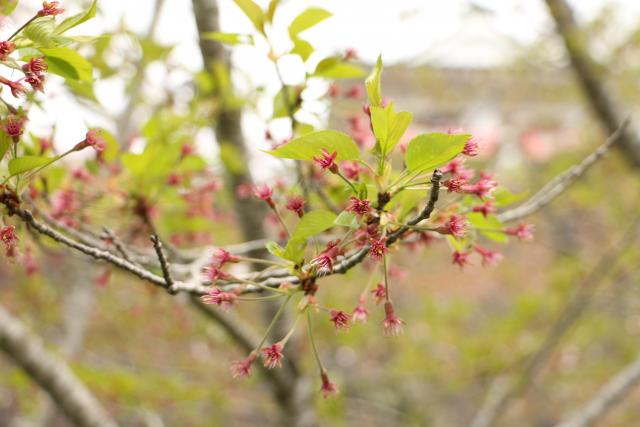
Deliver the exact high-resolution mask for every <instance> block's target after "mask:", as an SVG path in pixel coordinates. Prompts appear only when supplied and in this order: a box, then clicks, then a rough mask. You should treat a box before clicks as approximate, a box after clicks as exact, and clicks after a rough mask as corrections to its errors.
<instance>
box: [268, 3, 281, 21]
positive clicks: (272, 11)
mask: <svg viewBox="0 0 640 427" xmlns="http://www.w3.org/2000/svg"><path fill="white" fill-rule="evenodd" d="M279 2H280V0H271V1H270V2H269V7H267V22H273V17H274V16H275V14H276V9H277V7H278V3H279Z"/></svg>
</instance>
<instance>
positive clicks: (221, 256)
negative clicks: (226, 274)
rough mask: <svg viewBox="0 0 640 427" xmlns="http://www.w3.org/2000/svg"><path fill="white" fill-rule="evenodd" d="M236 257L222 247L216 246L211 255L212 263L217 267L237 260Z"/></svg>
mask: <svg viewBox="0 0 640 427" xmlns="http://www.w3.org/2000/svg"><path fill="white" fill-rule="evenodd" d="M238 260H239V259H238V257H237V256H234V255H231V254H230V253H229V251H227V250H225V249H222V248H217V249H216V250H215V251H214V252H213V256H212V261H213V263H212V265H214V266H217V267H222V266H223V265H225V264H226V263H228V262H231V263H233V262H238Z"/></svg>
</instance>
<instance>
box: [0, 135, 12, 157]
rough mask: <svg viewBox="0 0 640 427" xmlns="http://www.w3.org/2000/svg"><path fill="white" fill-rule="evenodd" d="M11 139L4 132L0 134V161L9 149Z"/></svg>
mask: <svg viewBox="0 0 640 427" xmlns="http://www.w3.org/2000/svg"><path fill="white" fill-rule="evenodd" d="M11 143H12V141H11V138H10V137H9V135H7V134H6V133H4V132H0V160H2V159H3V158H4V155H5V154H6V153H7V151H8V150H9V147H11Z"/></svg>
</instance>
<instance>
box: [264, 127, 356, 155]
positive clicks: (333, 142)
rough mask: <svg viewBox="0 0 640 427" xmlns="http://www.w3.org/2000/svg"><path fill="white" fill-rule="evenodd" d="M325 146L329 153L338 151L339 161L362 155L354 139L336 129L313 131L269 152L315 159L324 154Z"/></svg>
mask: <svg viewBox="0 0 640 427" xmlns="http://www.w3.org/2000/svg"><path fill="white" fill-rule="evenodd" d="M323 148H324V149H325V150H327V151H328V152H329V153H333V152H336V153H338V156H337V157H336V160H338V161H342V160H355V159H357V158H358V157H360V150H359V149H358V146H357V145H356V143H355V142H354V141H353V139H351V137H350V136H349V135H347V134H346V133H343V132H339V131H336V130H322V131H317V132H311V133H308V134H306V135H303V136H300V137H298V138H295V139H293V140H292V141H291V142H288V143H287V144H284V145H281V146H280V147H278V148H276V149H275V150H271V151H267V153H269V154H272V155H274V156H276V157H282V158H284V159H294V160H313V158H314V157H318V156H321V155H322V149H323Z"/></svg>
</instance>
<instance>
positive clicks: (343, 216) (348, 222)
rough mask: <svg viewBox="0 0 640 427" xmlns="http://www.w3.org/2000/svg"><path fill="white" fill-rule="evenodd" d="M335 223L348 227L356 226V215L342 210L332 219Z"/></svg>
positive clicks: (357, 225)
mask: <svg viewBox="0 0 640 427" xmlns="http://www.w3.org/2000/svg"><path fill="white" fill-rule="evenodd" d="M334 224H335V225H339V226H342V227H349V228H358V227H359V225H360V224H358V217H357V216H356V214H354V213H353V212H347V211H342V212H340V215H338V217H337V218H336V219H335V221H334Z"/></svg>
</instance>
